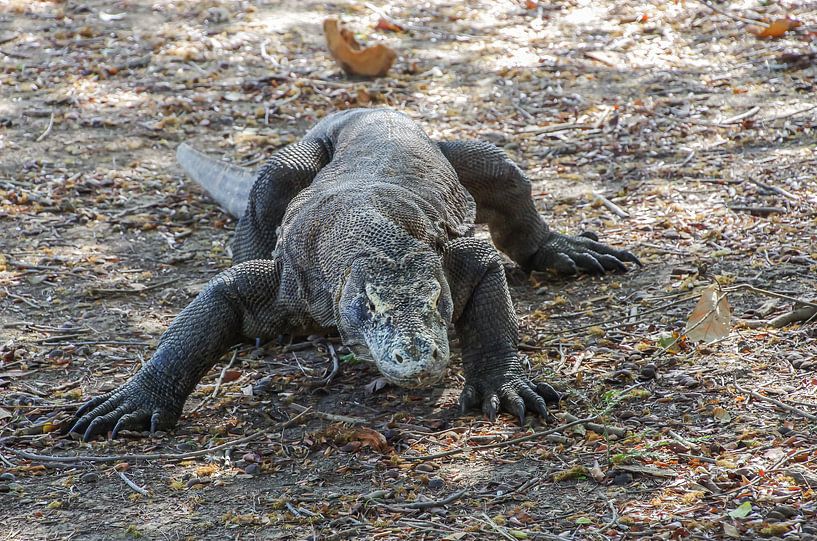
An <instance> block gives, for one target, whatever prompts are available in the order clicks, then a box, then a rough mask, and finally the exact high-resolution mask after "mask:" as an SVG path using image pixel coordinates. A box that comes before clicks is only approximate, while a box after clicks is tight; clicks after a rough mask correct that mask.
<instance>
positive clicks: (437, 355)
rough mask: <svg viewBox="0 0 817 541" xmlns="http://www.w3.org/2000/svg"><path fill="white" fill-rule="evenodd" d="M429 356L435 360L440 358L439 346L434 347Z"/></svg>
mask: <svg viewBox="0 0 817 541" xmlns="http://www.w3.org/2000/svg"><path fill="white" fill-rule="evenodd" d="M431 357H432V358H433V359H434V360H435V361H436V360H437V359H439V358H440V348H438V347H436V346H435V347H434V351H432V352H431Z"/></svg>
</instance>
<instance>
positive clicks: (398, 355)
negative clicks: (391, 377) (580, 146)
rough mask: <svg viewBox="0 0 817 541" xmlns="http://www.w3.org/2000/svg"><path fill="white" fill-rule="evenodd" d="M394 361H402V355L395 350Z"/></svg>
mask: <svg viewBox="0 0 817 541" xmlns="http://www.w3.org/2000/svg"><path fill="white" fill-rule="evenodd" d="M394 361H395V362H397V363H402V362H403V356H402V355H400V354H399V353H397V352H396V351H395V352H394Z"/></svg>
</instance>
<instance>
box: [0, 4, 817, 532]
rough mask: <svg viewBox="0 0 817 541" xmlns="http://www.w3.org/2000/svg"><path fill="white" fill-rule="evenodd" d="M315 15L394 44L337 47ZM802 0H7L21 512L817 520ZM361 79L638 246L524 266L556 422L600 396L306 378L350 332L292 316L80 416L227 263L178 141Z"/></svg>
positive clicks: (100, 521) (564, 217)
mask: <svg viewBox="0 0 817 541" xmlns="http://www.w3.org/2000/svg"><path fill="white" fill-rule="evenodd" d="M328 18H338V19H342V20H343V21H344V24H345V25H346V26H347V28H348V29H350V30H351V31H353V32H355V36H357V39H359V40H360V41H361V42H365V43H366V44H367V45H369V46H372V45H374V46H379V45H386V46H388V47H390V48H392V49H393V50H394V52H395V58H394V61H393V64H391V67H390V68H389V69H388V71H386V72H384V74H383V76H382V77H380V78H377V79H374V80H365V79H354V78H347V77H346V76H344V74H343V71H342V70H341V69H340V68H339V67H338V64H337V63H336V61H335V59H334V58H333V57H332V55H331V53H330V52H329V50H328V49H327V45H326V41H325V35H324V32H323V28H322V26H321V22H322V21H323V20H325V19H328ZM780 21H791V22H786V23H781V22H780ZM794 21H797V22H798V23H800V24H799V25H797V24H795V23H794ZM784 27H785V28H784ZM756 29H757V34H753V33H752V32H753V31H755V30H756ZM816 29H817V19H815V12H814V10H813V9H809V7H808V5H807V4H798V3H794V4H788V5H785V6H784V5H782V4H776V3H771V4H769V3H761V2H749V3H742V4H738V3H733V4H715V3H710V2H686V3H683V2H680V3H661V2H653V3H647V4H636V3H633V2H628V1H624V2H606V1H605V2H595V3H592V5H591V4H587V3H582V2H567V3H560V4H558V5H556V4H553V5H550V4H547V3H544V2H522V1H519V2H504V3H496V2H487V1H485V2H477V3H465V4H462V3H459V4H458V3H430V4H417V3H409V2H391V3H375V4H368V3H359V2H352V3H348V4H344V5H343V6H336V5H332V6H328V5H327V4H325V3H319V2H311V1H310V0H306V1H303V2H289V1H287V2H281V3H249V2H219V1H212V2H206V3H201V2H192V1H185V2H169V1H165V0H160V1H158V2H157V1H155V0H153V1H151V2H115V3H113V4H111V3H109V2H108V3H103V2H100V1H96V0H88V1H85V2H79V3H76V2H73V3H62V2H53V3H52V2H47V1H40V2H26V1H15V0H11V1H9V2H6V3H2V5H0V65H1V67H2V69H0V153H2V154H0V155H1V156H2V159H0V222H2V223H0V227H2V230H3V231H4V232H12V233H11V234H6V235H0V307H1V308H2V310H0V325H2V333H3V334H2V340H0V347H1V348H2V350H0V522H2V524H3V525H4V528H6V531H4V533H5V534H6V537H8V538H9V539H46V538H65V537H72V536H73V537H74V538H82V539H109V538H111V537H133V538H136V537H140V536H141V537H145V538H161V537H164V536H171V535H183V536H187V537H193V538H201V539H223V538H224V537H225V535H230V536H231V537H235V536H240V537H250V536H258V537H268V538H279V539H315V538H321V539H323V538H336V539H341V538H371V537H377V538H382V539H409V538H411V539H414V538H422V537H423V536H425V537H426V538H450V539H483V538H485V537H486V536H489V535H490V536H496V537H502V538H517V539H524V538H530V539H547V538H551V537H552V536H554V535H572V536H574V537H575V538H591V537H595V538H599V537H601V538H608V539H625V538H635V537H645V536H650V535H658V536H660V537H662V538H668V539H669V538H684V537H687V536H695V537H697V538H713V539H716V538H724V537H725V538H757V537H760V536H766V537H775V536H777V537H783V538H785V539H801V540H807V539H814V538H815V535H817V530H815V528H814V524H815V521H817V516H816V515H815V513H816V512H817V510H816V509H815V495H814V491H813V490H814V488H813V487H814V486H817V474H815V466H814V464H815V460H817V454H815V449H817V442H816V441H815V432H814V424H813V420H812V419H811V418H810V417H809V415H814V414H815V413H817V398H815V396H817V391H815V389H817V379H815V373H814V370H815V368H817V335H815V325H814V314H813V312H812V311H809V309H810V308H811V305H810V304H806V303H813V302H814V301H815V295H814V291H817V281H816V280H815V276H817V251H816V250H815V246H817V237H815V225H817V214H816V213H815V208H817V185H815V177H816V176H817V175H816V173H817V165H815V164H817V160H815V155H814V145H813V141H814V134H815V120H817V110H816V109H815V108H814V105H813V103H812V101H813V100H811V96H812V95H813V92H814V80H815V69H817V67H816V65H815V62H814V54H813V50H812V49H813V40H814V36H815V35H817V34H815V30H816ZM764 36H766V37H764ZM347 44H348V42H347ZM355 106H393V107H398V108H400V109H402V110H404V111H406V112H407V114H409V115H410V116H412V117H413V118H414V119H415V120H417V121H418V122H420V123H421V124H423V126H424V127H425V128H426V129H427V130H428V131H429V133H430V134H431V135H432V136H433V137H435V138H440V139H443V138H444V139H453V138H462V139H467V138H480V139H486V140H489V141H491V142H493V143H495V144H497V145H499V146H500V147H502V148H503V149H504V150H505V151H506V152H508V153H509V155H510V156H511V157H512V158H513V159H514V160H516V161H517V162H518V163H519V164H520V166H522V167H523V169H524V170H525V171H526V172H527V173H528V175H529V177H530V178H531V180H532V191H533V194H534V197H535V198H536V200H537V204H538V205H539V207H540V209H541V210H542V212H543V214H544V215H546V216H547V218H548V221H549V223H550V224H551V226H552V227H553V228H554V229H557V230H561V231H566V232H571V233H578V232H581V231H586V230H590V231H596V232H597V233H599V235H600V236H601V237H602V238H603V240H605V241H607V242H610V243H612V244H614V245H617V246H629V247H632V248H633V249H634V250H635V251H636V253H638V255H639V256H640V257H641V259H642V261H644V263H645V264H646V265H645V267H644V268H643V269H640V270H637V271H634V272H632V273H630V274H628V275H626V276H605V277H602V278H590V277H580V278H578V279H576V280H571V281H554V280H553V279H552V278H551V277H547V276H540V275H534V276H532V277H525V276H524V275H522V276H520V275H519V273H518V272H517V271H515V270H514V269H512V268H510V267H509V270H508V277H509V282H510V283H511V285H512V293H513V297H514V301H515V304H516V308H517V313H518V314H519V315H520V323H521V350H522V351H523V352H524V353H525V354H526V355H527V356H528V359H529V362H530V366H531V371H532V375H533V376H534V377H537V378H539V379H543V380H547V381H549V382H550V383H552V384H554V385H556V386H557V387H558V388H559V389H560V390H561V391H562V392H564V393H565V394H566V397H565V400H564V401H563V402H562V405H561V406H560V407H559V408H558V410H556V409H555V408H554V410H555V411H554V413H557V414H559V416H558V417H557V419H560V421H557V423H558V422H562V423H564V422H568V421H567V419H569V418H571V417H568V416H567V415H562V414H564V413H568V412H569V413H572V414H573V415H575V417H572V418H573V419H577V418H583V417H585V416H591V415H594V416H598V418H595V419H594V420H593V421H589V422H587V423H586V424H581V425H579V426H576V427H574V428H576V429H575V430H574V429H566V430H564V431H562V432H559V433H551V434H548V435H543V436H539V437H532V438H530V439H528V440H527V441H521V442H517V443H508V442H516V440H518V439H519V438H522V437H525V436H530V435H532V434H534V432H544V431H547V430H548V428H552V427H554V426H556V425H555V424H554V425H549V426H545V425H544V424H543V423H542V421H541V420H539V419H535V418H531V419H528V420H527V425H526V426H525V427H519V426H518V424H517V422H516V421H515V420H514V419H512V418H510V417H509V416H508V417H501V418H500V421H499V423H497V424H495V425H492V424H488V423H486V422H485V421H484V420H482V419H480V418H479V417H476V416H465V417H459V416H458V415H457V409H456V399H457V395H458V391H459V389H460V388H461V386H462V381H461V379H460V376H459V375H458V369H456V368H454V369H452V371H451V374H450V375H449V378H447V380H446V382H445V385H444V386H441V387H439V388H437V389H434V390H424V391H408V392H407V391H404V390H399V389H394V388H391V387H387V386H386V387H383V386H382V385H380V384H378V383H376V382H377V374H376V372H375V371H373V370H372V369H371V368H369V367H366V366H360V365H356V364H354V363H344V366H343V368H344V369H343V373H342V374H341V375H340V376H338V377H336V378H334V379H333V380H332V381H330V382H329V383H327V384H325V385H321V386H317V387H315V386H311V385H310V384H311V383H313V382H314V381H315V380H317V379H320V377H321V374H325V373H327V372H328V368H327V367H330V366H331V362H330V361H331V360H330V359H327V358H326V356H325V355H324V354H322V353H321V352H320V351H318V350H317V349H316V348H315V347H314V345H313V344H314V343H315V341H314V340H307V341H306V342H299V341H298V340H302V339H300V338H296V339H295V341H293V342H292V343H289V342H288V341H285V342H284V343H283V344H278V343H272V344H268V345H265V346H264V347H263V348H255V347H252V346H245V347H242V348H240V349H238V350H236V353H235V357H234V360H235V362H234V364H232V365H231V362H232V360H233V357H232V355H228V356H225V358H224V359H223V363H222V364H221V366H219V367H218V369H215V370H213V371H212V372H211V373H210V374H208V375H207V376H206V377H205V378H204V380H203V381H202V383H201V384H200V385H199V387H198V388H197V389H196V391H195V392H194V394H193V396H192V397H191V398H190V400H189V401H188V405H187V407H186V410H185V414H184V416H183V417H182V420H181V422H180V424H179V426H178V427H177V428H176V429H175V430H174V431H173V432H171V433H169V434H159V435H158V436H157V437H154V438H134V437H131V436H130V435H125V436H126V437H124V438H123V439H121V440H117V441H113V442H106V441H97V442H94V443H91V444H88V445H82V444H79V443H77V442H75V441H73V440H71V439H67V438H64V437H62V436H61V435H60V429H61V428H63V427H64V426H65V425H66V423H67V422H68V420H69V419H70V416H71V414H72V413H73V412H74V411H75V408H76V407H77V406H78V405H79V404H80V403H82V401H84V400H85V399H87V398H88V397H90V396H95V395H97V394H99V393H101V392H104V391H106V390H108V389H111V388H114V387H115V386H116V385H118V384H120V383H122V382H123V381H125V379H127V377H128V376H129V374H131V373H132V371H133V370H134V368H135V366H137V365H138V363H140V362H142V361H145V360H147V359H148V358H149V357H150V354H151V353H152V351H153V349H154V347H155V344H156V341H157V340H158V338H159V336H160V335H161V333H162V331H163V330H164V329H165V328H166V326H167V324H168V323H169V321H170V320H171V319H172V317H173V316H174V315H175V314H176V313H178V311H179V310H180V309H181V308H182V307H183V306H184V305H186V304H187V303H188V302H189V301H190V300H191V299H192V297H193V295H195V294H196V292H197V291H198V290H200V288H201V285H202V284H203V283H205V282H206V281H207V280H208V279H209V278H211V277H212V276H213V275H214V274H215V273H217V272H218V271H219V270H221V269H223V268H226V267H227V266H228V265H229V260H230V258H229V238H230V234H231V231H232V229H233V228H234V226H235V224H234V222H233V221H232V220H231V219H229V218H227V217H226V216H225V215H224V214H223V213H222V212H221V211H219V209H218V208H216V207H215V206H214V205H213V204H212V203H210V202H209V201H208V200H207V199H206V198H205V196H204V195H203V194H202V192H201V191H200V190H198V188H196V187H195V186H193V185H192V184H191V183H189V182H188V181H186V180H185V179H184V178H183V176H182V175H181V172H180V171H179V170H178V169H177V168H176V166H175V165H174V163H173V150H174V148H175V146H176V145H177V144H178V143H179V142H181V141H182V140H188V139H192V140H194V142H195V144H196V145H197V146H199V147H201V148H204V149H207V150H208V151H209V152H211V153H213V154H219V155H224V156H225V157H226V158H228V159H229V160H230V161H233V162H236V163H241V164H244V165H248V166H252V165H256V164H260V163H261V162H262V161H263V159H264V157H265V156H267V155H268V154H269V152H271V151H272V150H274V149H275V148H278V147H280V146H282V145H285V144H287V143H290V142H293V141H294V140H296V139H297V138H298V137H299V136H300V134H302V133H303V132H304V130H305V129H306V128H308V127H309V126H310V125H311V124H312V123H313V122H314V121H315V119H316V118H319V117H320V116H322V115H324V114H326V113H328V112H330V111H334V110H337V109H343V108H348V107H355ZM477 234H482V235H484V234H485V233H484V231H478V232H477ZM713 277H714V279H715V280H716V281H717V282H718V283H719V284H720V288H721V289H720V290H719V291H722V292H725V293H726V294H728V297H729V304H730V307H731V311H732V316H731V317H726V316H725V313H726V312H725V310H722V309H721V308H720V306H719V303H717V302H715V301H716V299H717V297H715V298H713V297H712V295H709V296H708V297H707V298H708V299H709V300H708V301H706V302H709V304H708V305H707V306H708V308H707V309H706V310H704V311H703V312H702V311H698V315H699V317H700V321H701V322H702V323H701V324H700V325H699V328H700V327H703V328H704V329H707V328H708V329H709V330H710V331H715V332H714V333H712V334H711V335H707V336H706V337H707V338H709V337H715V336H719V338H718V339H716V340H714V341H711V340H708V339H705V340H703V341H701V342H698V341H697V340H696V339H695V336H694V332H693V336H692V337H690V336H689V333H688V332H687V331H688V330H689V329H690V328H691V327H692V325H695V322H693V323H692V325H690V326H688V321H689V320H690V318H689V314H690V313H694V312H695V305H696V303H698V302H700V300H701V298H702V297H701V294H700V291H701V289H702V288H706V287H709V286H711V284H712V279H713ZM764 292H765V293H764ZM769 292H770V293H773V294H775V295H777V296H769V295H768V293H769ZM771 300H773V301H774V302H769V301H771ZM713 309H714V310H713ZM710 311H711V312H712V315H710V316H707V314H709V312H710ZM716 313H717V314H719V315H718V316H716V317H718V318H719V319H718V320H717V322H716V321H715V318H714V317H713V315H714V314H716ZM708 318H709V319H708ZM729 326H731V327H732V329H731V332H728V334H726V331H727V330H728V328H729ZM721 335H722V336H721ZM303 344H305V345H303ZM338 347H339V345H338ZM338 353H339V354H340V355H341V356H342V357H343V358H345V356H346V355H347V354H348V353H347V352H346V351H344V350H342V349H339V350H338ZM454 364H455V365H456V364H457V363H454ZM347 365H348V366H347ZM222 373H223V377H221V378H220V376H221V374H222ZM367 383H371V385H370V386H369V392H368V393H367V392H365V391H364V387H366V385H367ZM247 390H249V392H247ZM198 406H201V407H200V409H199V410H197V411H196V408H197V407H198ZM297 415H300V417H298V418H297V419H295V420H294V421H293V422H292V424H289V422H290V420H292V419H293V418H295V417H296V416H297ZM562 419H563V420H562ZM591 423H592V424H593V427H591ZM579 427H580V428H579ZM604 427H608V428H604ZM613 429H615V430H613ZM486 445H487V446H489V447H487V448H486V447H485V446H486ZM476 447H479V449H476V450H475V449H474V448H476ZM209 449H212V450H211V451H209ZM451 450H458V452H457V453H456V454H453V455H450V456H447V457H441V458H435V459H428V460H409V457H413V458H417V457H420V456H423V455H427V456H431V455H434V454H438V453H441V452H446V451H451ZM16 453H28V454H29V456H38V457H44V456H60V457H63V458H65V459H66V460H65V461H63V462H56V461H53V460H48V459H47V458H25V457H23V456H21V455H20V454H16ZM145 454H147V455H150V456H156V455H158V458H153V459H151V460H145V459H139V458H138V455H145ZM78 455H79V456H90V455H93V456H105V457H108V458H109V459H110V461H103V462H91V461H89V460H86V461H83V460H81V459H72V458H71V457H76V456H78ZM111 465H114V466H113V467H112V466H111ZM560 472H568V473H565V474H564V476H561V475H558V474H559V473H560ZM120 474H121V475H120ZM556 478H558V479H561V480H559V481H556V480H554V479H556ZM111 501H116V502H118V504H117V506H116V507H117V509H116V511H115V512H111V506H110V502H111ZM145 506H148V507H147V508H148V509H149V510H150V512H149V513H147V514H146V513H145V512H144V510H145V508H146V507H145ZM477 509H479V512H477V511H476V510H477ZM744 513H745V514H744ZM741 515H742V516H741Z"/></svg>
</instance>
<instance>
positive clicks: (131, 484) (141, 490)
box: [118, 472, 148, 497]
mask: <svg viewBox="0 0 817 541" xmlns="http://www.w3.org/2000/svg"><path fill="white" fill-rule="evenodd" d="M118 473H119V477H121V478H122V480H123V481H125V483H126V484H127V485H128V486H129V487H131V488H132V489H133V490H134V491H136V492H138V493H139V494H141V495H142V496H145V497H147V496H148V491H147V490H145V489H144V488H142V487H140V486H139V485H137V484H136V483H134V482H133V481H131V480H130V479H128V476H127V475H125V472H118Z"/></svg>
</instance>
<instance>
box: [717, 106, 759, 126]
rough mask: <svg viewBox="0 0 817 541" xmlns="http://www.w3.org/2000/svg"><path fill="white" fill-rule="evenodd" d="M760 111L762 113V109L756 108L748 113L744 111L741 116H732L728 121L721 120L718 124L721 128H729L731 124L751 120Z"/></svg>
mask: <svg viewBox="0 0 817 541" xmlns="http://www.w3.org/2000/svg"><path fill="white" fill-rule="evenodd" d="M758 111H760V107H757V106H755V107H752V108H751V109H749V110H748V111H744V112H742V113H740V114H739V115H735V116H730V117H729V118H727V119H724V120H721V121H720V122H718V123H717V124H718V125H719V126H727V125H729V124H735V123H736V122H740V121H741V120H746V119H747V118H751V117H753V116H755V115H756V114H757V113H758Z"/></svg>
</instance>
